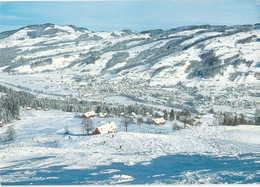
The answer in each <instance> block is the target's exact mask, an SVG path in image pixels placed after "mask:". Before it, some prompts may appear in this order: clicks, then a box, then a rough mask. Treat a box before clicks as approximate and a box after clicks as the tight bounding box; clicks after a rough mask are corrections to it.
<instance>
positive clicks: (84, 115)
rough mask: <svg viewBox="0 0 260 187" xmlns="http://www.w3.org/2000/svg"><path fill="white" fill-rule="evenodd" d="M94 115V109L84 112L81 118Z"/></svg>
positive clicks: (88, 117)
mask: <svg viewBox="0 0 260 187" xmlns="http://www.w3.org/2000/svg"><path fill="white" fill-rule="evenodd" d="M95 116H96V113H95V112H94V111H89V112H86V113H84V114H82V116H81V118H83V119H90V118H93V117H95Z"/></svg>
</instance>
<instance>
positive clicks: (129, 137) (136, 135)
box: [0, 110, 260, 184]
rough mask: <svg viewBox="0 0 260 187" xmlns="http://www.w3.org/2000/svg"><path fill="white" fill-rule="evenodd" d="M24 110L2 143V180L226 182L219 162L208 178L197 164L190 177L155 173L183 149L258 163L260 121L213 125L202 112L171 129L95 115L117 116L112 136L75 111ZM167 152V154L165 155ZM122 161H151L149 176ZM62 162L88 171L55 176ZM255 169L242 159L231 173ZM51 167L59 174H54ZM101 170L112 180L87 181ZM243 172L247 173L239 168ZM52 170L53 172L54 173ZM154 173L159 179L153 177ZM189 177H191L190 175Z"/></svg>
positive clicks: (139, 163)
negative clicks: (195, 121) (192, 122)
mask: <svg viewBox="0 0 260 187" xmlns="http://www.w3.org/2000/svg"><path fill="white" fill-rule="evenodd" d="M22 115H23V116H22V118H21V120H20V121H17V122H15V123H13V124H11V125H13V126H14V129H15V131H16V138H15V140H13V141H10V142H2V143H1V144H0V145H1V147H0V148H1V154H0V158H1V159H0V160H1V161H0V165H1V169H0V171H1V173H2V174H1V181H2V183H3V184H5V183H6V184H29V183H32V184H48V183H50V184H52V183H53V182H55V180H57V184H73V182H75V184H97V183H100V184H116V183H129V182H130V183H131V182H133V184H135V183H136V184H144V183H158V182H159V183H160V182H162V183H176V184H181V183H183V184H184V183H187V184H192V183H225V182H228V180H226V179H225V178H223V176H221V175H222V174H224V173H225V172H228V171H227V168H225V167H224V166H221V168H220V170H221V169H222V170H221V173H218V172H216V173H214V172H213V173H211V172H206V174H207V173H208V175H209V174H210V176H207V177H205V175H203V176H204V178H203V177H202V178H201V177H199V179H196V178H194V179H193V178H192V177H195V174H196V176H197V174H198V175H199V173H200V172H202V171H201V170H200V169H199V166H197V165H196V164H195V165H194V167H195V168H196V169H195V170H196V171H197V170H198V171H197V172H199V173H196V172H195V170H191V171H190V172H193V171H194V172H195V173H193V174H192V175H191V176H190V177H189V176H188V174H187V173H186V174H185V172H184V173H183V174H182V175H181V176H182V178H181V179H178V180H177V181H175V182H174V180H173V179H171V180H169V179H170V178H171V177H169V176H168V180H169V181H168V182H167V180H165V178H164V177H163V176H167V175H169V174H170V173H171V170H158V171H157V172H161V173H159V174H158V173H157V174H158V176H157V175H155V174H154V173H153V172H155V173H156V166H154V161H155V160H157V159H161V158H164V159H166V160H164V161H163V163H167V162H169V161H170V160H169V159H170V157H171V156H173V157H174V156H176V157H177V158H176V159H180V158H179V157H178V155H183V157H182V158H185V157H186V156H190V159H195V158H196V157H198V155H200V156H199V157H202V160H200V161H203V157H205V158H204V159H206V157H207V159H208V158H210V157H211V158H214V159H217V160H219V159H220V160H221V159H226V158H228V159H230V161H231V160H234V159H235V160H237V161H239V160H240V159H242V160H243V159H245V160H247V159H248V158H249V157H250V155H251V157H250V158H251V159H253V161H255V164H256V166H255V167H257V166H259V157H258V156H259V153H260V147H259V145H260V139H259V134H260V127H258V126H248V125H244V126H236V127H225V126H209V125H207V124H211V123H212V119H213V118H212V116H210V115H205V116H203V118H202V121H203V122H204V125H202V126H196V127H190V128H188V129H183V130H180V131H172V130H171V126H170V124H166V125H165V126H153V125H146V124H143V125H142V126H141V132H140V129H139V127H138V126H137V125H136V124H132V125H130V126H129V132H127V133H126V132H124V128H123V127H121V126H120V120H121V119H120V118H95V119H93V122H94V124H95V126H98V125H99V124H104V123H106V122H108V121H115V123H116V124H117V125H118V126H119V129H118V132H117V133H115V134H113V135H114V136H112V134H103V135H93V136H87V135H83V134H82V131H81V126H80V124H81V120H80V119H76V118H74V114H73V113H65V112H61V111H54V110H51V111H36V110H30V111H26V110H24V111H22ZM65 126H67V127H68V130H69V134H68V135H64V127H65ZM7 127H8V126H5V127H3V128H0V134H1V137H3V136H4V135H5V133H4V132H5V131H6V129H7ZM120 146H122V148H120ZM257 155H258V156H257ZM167 158H169V159H168V160H167ZM178 162H180V163H179V164H180V165H179V167H180V168H183V170H184V171H186V172H189V171H187V170H186V169H187V168H188V166H187V165H185V164H184V165H182V164H181V162H186V161H184V160H182V159H181V160H180V161H178ZM212 162H213V161H212ZM214 162H218V161H214ZM214 162H213V163H214ZM227 162H228V161H227ZM239 162H240V161H239ZM120 163H121V164H123V165H124V167H138V168H139V169H138V170H139V171H142V166H143V167H144V168H145V167H149V165H150V167H151V168H150V172H151V173H150V176H147V179H144V181H142V180H140V179H135V178H136V177H134V174H133V173H134V170H132V172H133V173H132V176H131V175H129V174H128V173H124V169H123V168H121V166H120V167H119V168H121V169H118V168H117V166H115V164H120ZM173 164H178V163H173ZM193 164H194V163H193ZM208 164H209V163H208ZM123 165H122V167H123ZM102 167H104V168H106V167H109V168H110V169H103V170H102ZM113 167H114V169H113ZM153 167H154V168H153ZM205 167H206V165H205ZM230 167H231V166H230ZM236 167H238V169H237V168H236ZM240 167H241V168H240ZM55 168H56V169H55ZM58 168H59V170H60V172H62V173H63V174H64V175H65V176H66V175H69V173H70V172H72V171H75V172H76V171H78V172H80V171H85V172H88V174H85V175H84V177H83V175H82V174H79V177H78V179H77V180H78V182H77V181H74V180H75V176H74V177H69V178H70V179H69V180H68V181H67V182H66V180H65V182H64V181H63V178H62V177H61V178H59V177H58V178H57V177H56V178H55V177H54V176H55V175H56V173H57V172H58V171H57V169H58ZM99 168H100V169H99ZM116 168H117V169H116ZM185 168H186V169H185ZM132 169H133V168H132ZM193 169H194V168H193ZM229 169H230V168H229ZM251 169H252V171H246V170H244V168H243V167H242V165H238V166H233V168H232V167H231V170H230V171H229V172H230V173H231V171H232V175H244V176H246V177H249V178H250V177H251V179H250V180H251V182H252V181H256V180H257V178H258V177H257V176H258V174H257V172H256V171H255V169H254V167H252V168H251ZM238 170H241V171H238ZM94 171H95V172H94ZM129 171H131V169H130V170H129ZM52 172H53V173H55V174H53V175H51V173H52ZM66 172H67V174H66ZM78 172H77V173H78ZM102 172H104V173H105V174H107V175H108V176H107V177H108V179H109V180H108V181H107V180H101V181H99V180H98V179H95V177H94V178H92V179H91V178H89V179H88V180H86V181H85V182H84V178H86V177H89V176H101V175H102ZM125 172H126V171H125ZM172 172H173V171H172ZM204 172H205V171H203V173H204ZM241 172H245V173H243V174H241ZM246 172H247V173H246ZM40 173H42V174H40ZM44 173H45V174H44ZM47 173H49V174H47ZM113 173H114V174H113ZM112 174H113V175H112ZM172 174H173V173H172ZM49 175H50V176H52V177H54V178H51V177H50V176H49ZM81 175H82V176H81ZM148 175H149V174H148ZM214 175H220V176H218V177H219V178H214ZM47 176H49V178H48V177H47ZM155 176H156V179H157V182H156V181H154V180H152V179H149V178H150V177H155ZM63 177H64V176H63ZM185 177H188V178H189V180H187V178H185ZM197 177H198V176H197ZM231 179H232V180H234V181H233V182H234V183H248V182H250V180H249V179H235V178H234V179H233V178H232V177H230V179H229V180H231ZM258 179H259V178H258ZM37 181H38V182H37ZM62 181H63V182H62ZM233 182H232V183H233ZM258 182H259V181H258ZM228 183H229V182H228Z"/></svg>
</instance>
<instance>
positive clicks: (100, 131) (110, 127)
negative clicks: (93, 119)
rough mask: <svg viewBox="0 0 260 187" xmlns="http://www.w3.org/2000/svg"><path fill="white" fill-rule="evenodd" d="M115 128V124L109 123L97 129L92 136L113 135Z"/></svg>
mask: <svg viewBox="0 0 260 187" xmlns="http://www.w3.org/2000/svg"><path fill="white" fill-rule="evenodd" d="M116 129H117V126H116V124H115V122H109V123H106V124H104V125H101V126H99V127H97V128H96V129H95V130H94V131H93V132H92V134H107V133H115V132H116Z"/></svg>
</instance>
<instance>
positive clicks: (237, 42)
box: [0, 24, 260, 112]
mask: <svg viewBox="0 0 260 187" xmlns="http://www.w3.org/2000/svg"><path fill="white" fill-rule="evenodd" d="M0 38H1V43H0V55H1V59H0V67H1V69H0V74H1V78H0V82H1V83H2V84H5V85H7V84H9V86H10V84H12V86H16V87H17V86H19V87H20V88H27V90H28V89H30V90H34V91H36V92H40V93H43V92H44V93H47V94H49V95H52V94H53V95H57V94H61V95H70V96H72V97H77V98H79V99H94V100H103V99H108V100H109V98H110V97H111V96H115V95H120V96H123V97H128V98H131V99H132V100H134V101H135V102H136V101H138V102H144V103H150V104H156V105H158V104H160V105H167V106H170V107H176V108H180V106H185V107H192V108H194V109H195V108H196V110H199V111H200V112H204V111H207V110H209V109H211V108H214V109H217V110H218V109H219V108H221V106H225V105H228V106H230V107H240V109H241V108H242V109H252V108H254V107H255V96H256V95H257V94H258V91H257V90H256V88H255V87H256V85H258V84H259V80H257V78H256V73H257V72H259V68H257V66H258V65H257V64H258V63H259V62H260V55H259V54H260V30H259V24H256V25H240V26H210V25H202V26H187V27H181V28H175V29H170V30H166V31H163V30H151V31H143V32H134V31H130V30H123V31H115V32H92V31H89V30H87V29H84V28H77V27H74V26H71V25H69V26H58V25H54V24H44V25H34V26H28V27H24V28H21V29H19V30H15V31H9V32H4V33H1V34H0ZM14 75H15V76H14ZM159 90H160V91H159ZM198 98H200V99H199V100H198ZM201 98H202V99H201ZM195 105H196V107H194V106H195ZM215 105H217V106H215Z"/></svg>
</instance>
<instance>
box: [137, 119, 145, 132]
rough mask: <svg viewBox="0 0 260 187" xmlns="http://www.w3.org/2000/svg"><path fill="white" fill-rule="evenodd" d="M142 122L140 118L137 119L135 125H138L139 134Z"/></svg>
mask: <svg viewBox="0 0 260 187" xmlns="http://www.w3.org/2000/svg"><path fill="white" fill-rule="evenodd" d="M143 122H144V119H143V118H142V117H138V118H137V124H138V125H139V131H140V132H141V125H142V123H143Z"/></svg>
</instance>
